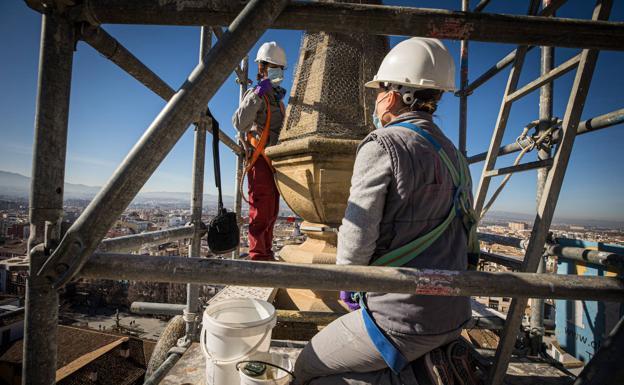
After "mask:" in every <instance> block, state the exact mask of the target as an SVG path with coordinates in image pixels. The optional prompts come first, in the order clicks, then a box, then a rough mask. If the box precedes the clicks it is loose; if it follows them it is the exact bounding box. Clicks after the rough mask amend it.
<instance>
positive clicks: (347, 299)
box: [340, 291, 360, 311]
mask: <svg viewBox="0 0 624 385" xmlns="http://www.w3.org/2000/svg"><path fill="white" fill-rule="evenodd" d="M340 299H341V300H342V302H344V303H345V304H346V305H347V306H348V307H349V310H351V311H355V310H357V309H359V308H360V304H359V303H357V302H356V301H354V300H353V292H352V291H341V292H340Z"/></svg>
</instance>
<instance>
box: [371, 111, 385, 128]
mask: <svg viewBox="0 0 624 385" xmlns="http://www.w3.org/2000/svg"><path fill="white" fill-rule="evenodd" d="M373 124H374V125H375V128H376V129H380V128H382V127H383V125H382V124H381V120H379V118H378V117H377V114H376V113H375V112H373Z"/></svg>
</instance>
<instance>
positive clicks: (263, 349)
mask: <svg viewBox="0 0 624 385" xmlns="http://www.w3.org/2000/svg"><path fill="white" fill-rule="evenodd" d="M202 320H203V322H202V331H201V337H200V345H201V348H202V352H203V353H204V356H205V357H206V382H207V384H208V385H238V384H239V376H238V373H236V363H237V362H239V361H243V360H247V359H254V358H257V359H261V358H266V357H268V351H269V346H270V344H271V331H272V329H273V327H274V326H275V323H276V322H277V318H276V315H275V308H274V307H273V305H271V304H270V303H268V302H266V301H262V300H257V299H249V298H239V299H229V300H224V301H221V302H218V303H216V304H214V305H210V306H208V307H207V308H206V310H205V311H204V315H203V318H202Z"/></svg>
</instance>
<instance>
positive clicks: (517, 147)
mask: <svg viewBox="0 0 624 385" xmlns="http://www.w3.org/2000/svg"><path fill="white" fill-rule="evenodd" d="M622 123H624V108H621V109H619V110H616V111H611V112H609V113H607V114H604V115H599V116H596V117H593V118H591V119H587V120H585V121H583V122H581V123H579V125H578V128H577V129H576V135H577V136H578V135H584V134H587V133H589V132H594V131H598V130H601V129H603V128H608V127H613V126H616V125H618V124H622ZM560 140H561V129H557V131H555V132H553V134H552V144H557V143H559V141H560ZM527 144H528V143H518V142H513V143H510V144H507V145H505V146H502V147H500V148H499V150H498V155H499V156H500V155H508V154H513V153H514V152H518V151H521V150H522V146H526V145H527ZM486 157H487V152H482V153H480V154H476V155H472V156H470V157H468V163H470V164H472V163H477V162H482V161H484V160H485V158H486Z"/></svg>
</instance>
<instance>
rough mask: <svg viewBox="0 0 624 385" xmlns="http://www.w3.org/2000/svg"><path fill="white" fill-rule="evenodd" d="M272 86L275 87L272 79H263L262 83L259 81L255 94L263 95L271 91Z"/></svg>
mask: <svg viewBox="0 0 624 385" xmlns="http://www.w3.org/2000/svg"><path fill="white" fill-rule="evenodd" d="M271 88H273V85H272V84H271V81H270V80H269V79H262V80H261V81H260V83H258V85H257V86H256V87H255V88H254V91H253V92H254V94H256V95H258V96H260V97H262V96H264V95H266V94H267V93H268V92H270V91H271Z"/></svg>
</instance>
